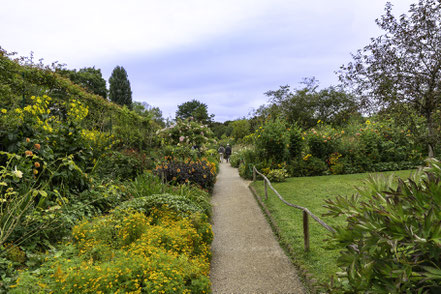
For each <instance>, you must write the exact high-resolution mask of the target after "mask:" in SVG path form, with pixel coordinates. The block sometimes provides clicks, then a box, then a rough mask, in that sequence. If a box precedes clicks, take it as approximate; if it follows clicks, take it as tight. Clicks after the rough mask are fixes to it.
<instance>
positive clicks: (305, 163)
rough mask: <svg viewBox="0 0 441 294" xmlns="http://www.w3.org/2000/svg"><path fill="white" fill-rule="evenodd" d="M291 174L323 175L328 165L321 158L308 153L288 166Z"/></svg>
mask: <svg viewBox="0 0 441 294" xmlns="http://www.w3.org/2000/svg"><path fill="white" fill-rule="evenodd" d="M288 169H289V174H290V175H291V176H293V177H305V176H306V177H309V176H320V175H323V174H324V172H325V171H326V170H328V166H327V164H326V162H324V161H323V160H321V159H320V158H317V157H314V156H311V154H307V155H306V156H304V157H303V158H300V159H297V160H296V161H293V162H292V163H291V165H290V166H289V167H288Z"/></svg>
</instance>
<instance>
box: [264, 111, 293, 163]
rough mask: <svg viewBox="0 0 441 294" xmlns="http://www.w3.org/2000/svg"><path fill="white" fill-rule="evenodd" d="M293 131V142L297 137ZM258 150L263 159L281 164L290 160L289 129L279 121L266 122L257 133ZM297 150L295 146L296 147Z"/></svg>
mask: <svg viewBox="0 0 441 294" xmlns="http://www.w3.org/2000/svg"><path fill="white" fill-rule="evenodd" d="M294 133H295V132H294V131H293V140H294V137H295V134H294ZM256 135H257V136H256V149H257V151H258V153H259V154H261V156H262V158H267V159H274V160H275V161H276V162H277V163H281V162H283V161H285V160H286V159H288V157H289V153H288V148H287V146H289V139H290V138H289V137H288V128H287V127H286V126H285V124H284V123H283V122H282V121H281V120H279V119H276V120H273V121H268V122H266V123H265V124H264V125H263V126H261V127H259V129H258V130H257V131H256ZM294 148H295V146H294Z"/></svg>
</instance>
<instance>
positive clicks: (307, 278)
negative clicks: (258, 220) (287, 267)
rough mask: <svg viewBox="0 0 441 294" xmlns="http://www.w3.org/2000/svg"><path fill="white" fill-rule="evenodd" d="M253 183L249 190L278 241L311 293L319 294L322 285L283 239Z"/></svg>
mask: <svg viewBox="0 0 441 294" xmlns="http://www.w3.org/2000/svg"><path fill="white" fill-rule="evenodd" d="M252 183H253V182H251V183H250V184H249V185H248V189H249V190H250V191H251V193H252V194H253V196H254V198H255V199H256V201H257V203H258V204H259V206H260V208H261V209H262V212H263V213H264V215H265V217H266V219H267V220H268V223H269V224H270V226H271V228H272V230H273V232H274V234H275V235H276V237H277V239H278V240H279V244H280V245H281V246H282V248H283V249H284V250H285V251H286V252H287V253H288V255H289V257H290V259H291V261H292V263H293V265H294V266H295V267H296V268H297V270H298V272H299V274H300V277H301V278H302V280H303V281H304V282H305V284H306V286H307V288H308V290H309V291H310V292H311V293H319V290H320V288H321V287H320V284H319V282H318V280H317V279H315V278H314V275H313V274H311V273H310V272H309V271H308V269H307V268H306V267H304V266H303V265H302V264H301V263H300V262H299V261H298V259H297V258H296V251H295V250H294V248H293V247H292V246H291V244H289V243H288V242H286V241H284V240H283V239H282V237H281V236H282V235H281V230H280V228H279V226H278V225H277V223H276V221H275V220H274V218H273V216H272V214H271V212H270V211H269V209H268V207H266V205H265V203H263V201H262V200H261V199H260V196H259V194H258V193H257V191H256V189H254V187H253V186H251V184H252Z"/></svg>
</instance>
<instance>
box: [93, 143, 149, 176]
mask: <svg viewBox="0 0 441 294" xmlns="http://www.w3.org/2000/svg"><path fill="white" fill-rule="evenodd" d="M149 167H151V165H150V164H149V161H148V160H147V158H146V155H145V154H142V153H139V152H138V151H136V150H134V149H131V150H123V151H109V152H107V153H106V154H105V156H103V157H102V158H101V159H100V160H99V161H98V163H97V165H96V167H95V169H94V174H96V175H99V177H100V178H109V179H113V180H120V181H125V180H130V179H134V178H136V177H137V176H138V175H139V174H142V172H143V171H144V170H145V169H147V168H149Z"/></svg>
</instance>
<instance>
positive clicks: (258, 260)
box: [210, 163, 305, 293]
mask: <svg viewBox="0 0 441 294" xmlns="http://www.w3.org/2000/svg"><path fill="white" fill-rule="evenodd" d="M212 204H213V232H214V240H213V244H212V252H213V259H212V262H211V274H210V279H211V282H212V290H213V293H305V290H304V288H303V285H302V283H301V282H300V280H299V278H298V276H297V273H296V269H295V268H294V266H293V265H292V263H291V261H290V260H289V258H288V257H287V256H286V255H285V253H284V252H283V250H282V249H281V248H280V246H279V244H278V242H277V240H276V238H275V236H274V234H273V232H272V230H271V227H270V226H269V224H268V222H267V221H266V219H265V217H264V215H263V213H262V211H261V210H260V207H259V206H258V204H257V202H256V200H255V199H254V197H253V195H252V194H251V192H250V190H249V189H248V183H247V182H246V181H244V180H242V179H241V178H240V177H239V174H238V171H237V169H235V168H232V167H231V166H230V164H228V163H221V164H220V171H219V175H218V177H217V182H216V184H215V186H214V191H213V197H212Z"/></svg>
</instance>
